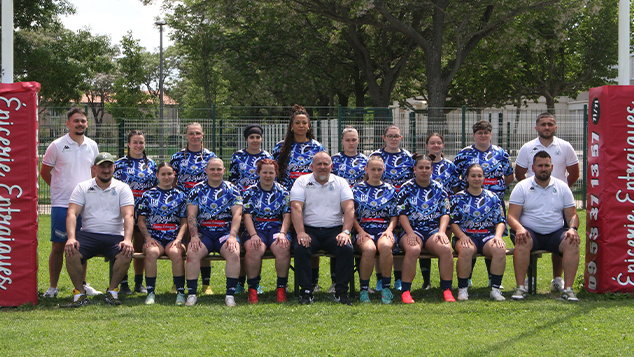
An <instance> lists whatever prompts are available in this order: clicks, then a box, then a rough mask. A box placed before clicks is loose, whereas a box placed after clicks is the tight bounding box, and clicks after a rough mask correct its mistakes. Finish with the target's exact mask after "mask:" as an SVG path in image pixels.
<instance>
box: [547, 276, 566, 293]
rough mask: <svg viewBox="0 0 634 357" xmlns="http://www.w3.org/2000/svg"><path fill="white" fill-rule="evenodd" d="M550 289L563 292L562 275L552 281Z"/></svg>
mask: <svg viewBox="0 0 634 357" xmlns="http://www.w3.org/2000/svg"><path fill="white" fill-rule="evenodd" d="M550 290H552V291H553V292H555V291H556V292H563V291H564V279H563V278H562V277H560V276H558V277H556V278H555V279H553V280H552V281H551V282H550Z"/></svg>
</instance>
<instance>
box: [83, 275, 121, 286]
mask: <svg viewBox="0 0 634 357" xmlns="http://www.w3.org/2000/svg"><path fill="white" fill-rule="evenodd" d="M84 285H86V282H85V281H84ZM127 286H128V274H126V275H125V276H124V277H123V280H121V287H122V288H123V287H127Z"/></svg>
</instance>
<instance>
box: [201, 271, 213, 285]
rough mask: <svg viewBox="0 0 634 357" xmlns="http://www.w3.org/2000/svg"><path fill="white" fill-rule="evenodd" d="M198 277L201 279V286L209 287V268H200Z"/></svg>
mask: <svg viewBox="0 0 634 357" xmlns="http://www.w3.org/2000/svg"><path fill="white" fill-rule="evenodd" d="M200 276H202V278H203V285H209V280H210V279H211V267H200Z"/></svg>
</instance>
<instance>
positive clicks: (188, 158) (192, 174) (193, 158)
mask: <svg viewBox="0 0 634 357" xmlns="http://www.w3.org/2000/svg"><path fill="white" fill-rule="evenodd" d="M214 157H217V156H216V154H214V153H213V152H211V151H209V150H207V149H205V148H203V150H202V151H197V152H194V151H189V150H187V149H183V150H181V151H179V152H177V153H176V154H174V155H172V159H171V160H170V164H171V165H172V167H173V168H174V172H175V173H176V176H177V177H176V180H177V184H178V186H177V187H178V189H179V190H181V191H183V192H184V193H185V194H186V195H189V192H190V191H191V189H192V188H193V187H194V186H195V185H196V184H198V183H199V182H203V181H207V174H206V173H205V168H207V162H208V161H209V159H211V158H214Z"/></svg>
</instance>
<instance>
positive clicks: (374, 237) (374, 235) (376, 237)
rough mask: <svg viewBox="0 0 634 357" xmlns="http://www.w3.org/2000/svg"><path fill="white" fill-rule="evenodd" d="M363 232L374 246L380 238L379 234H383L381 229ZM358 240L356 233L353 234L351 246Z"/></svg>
mask: <svg viewBox="0 0 634 357" xmlns="http://www.w3.org/2000/svg"><path fill="white" fill-rule="evenodd" d="M365 232H366V233H367V234H369V235H370V237H371V238H372V241H373V242H374V244H377V242H378V241H379V238H381V234H383V232H385V231H384V230H383V229H365ZM358 238H359V234H358V233H355V234H354V235H353V236H352V245H355V243H357V239H358Z"/></svg>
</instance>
